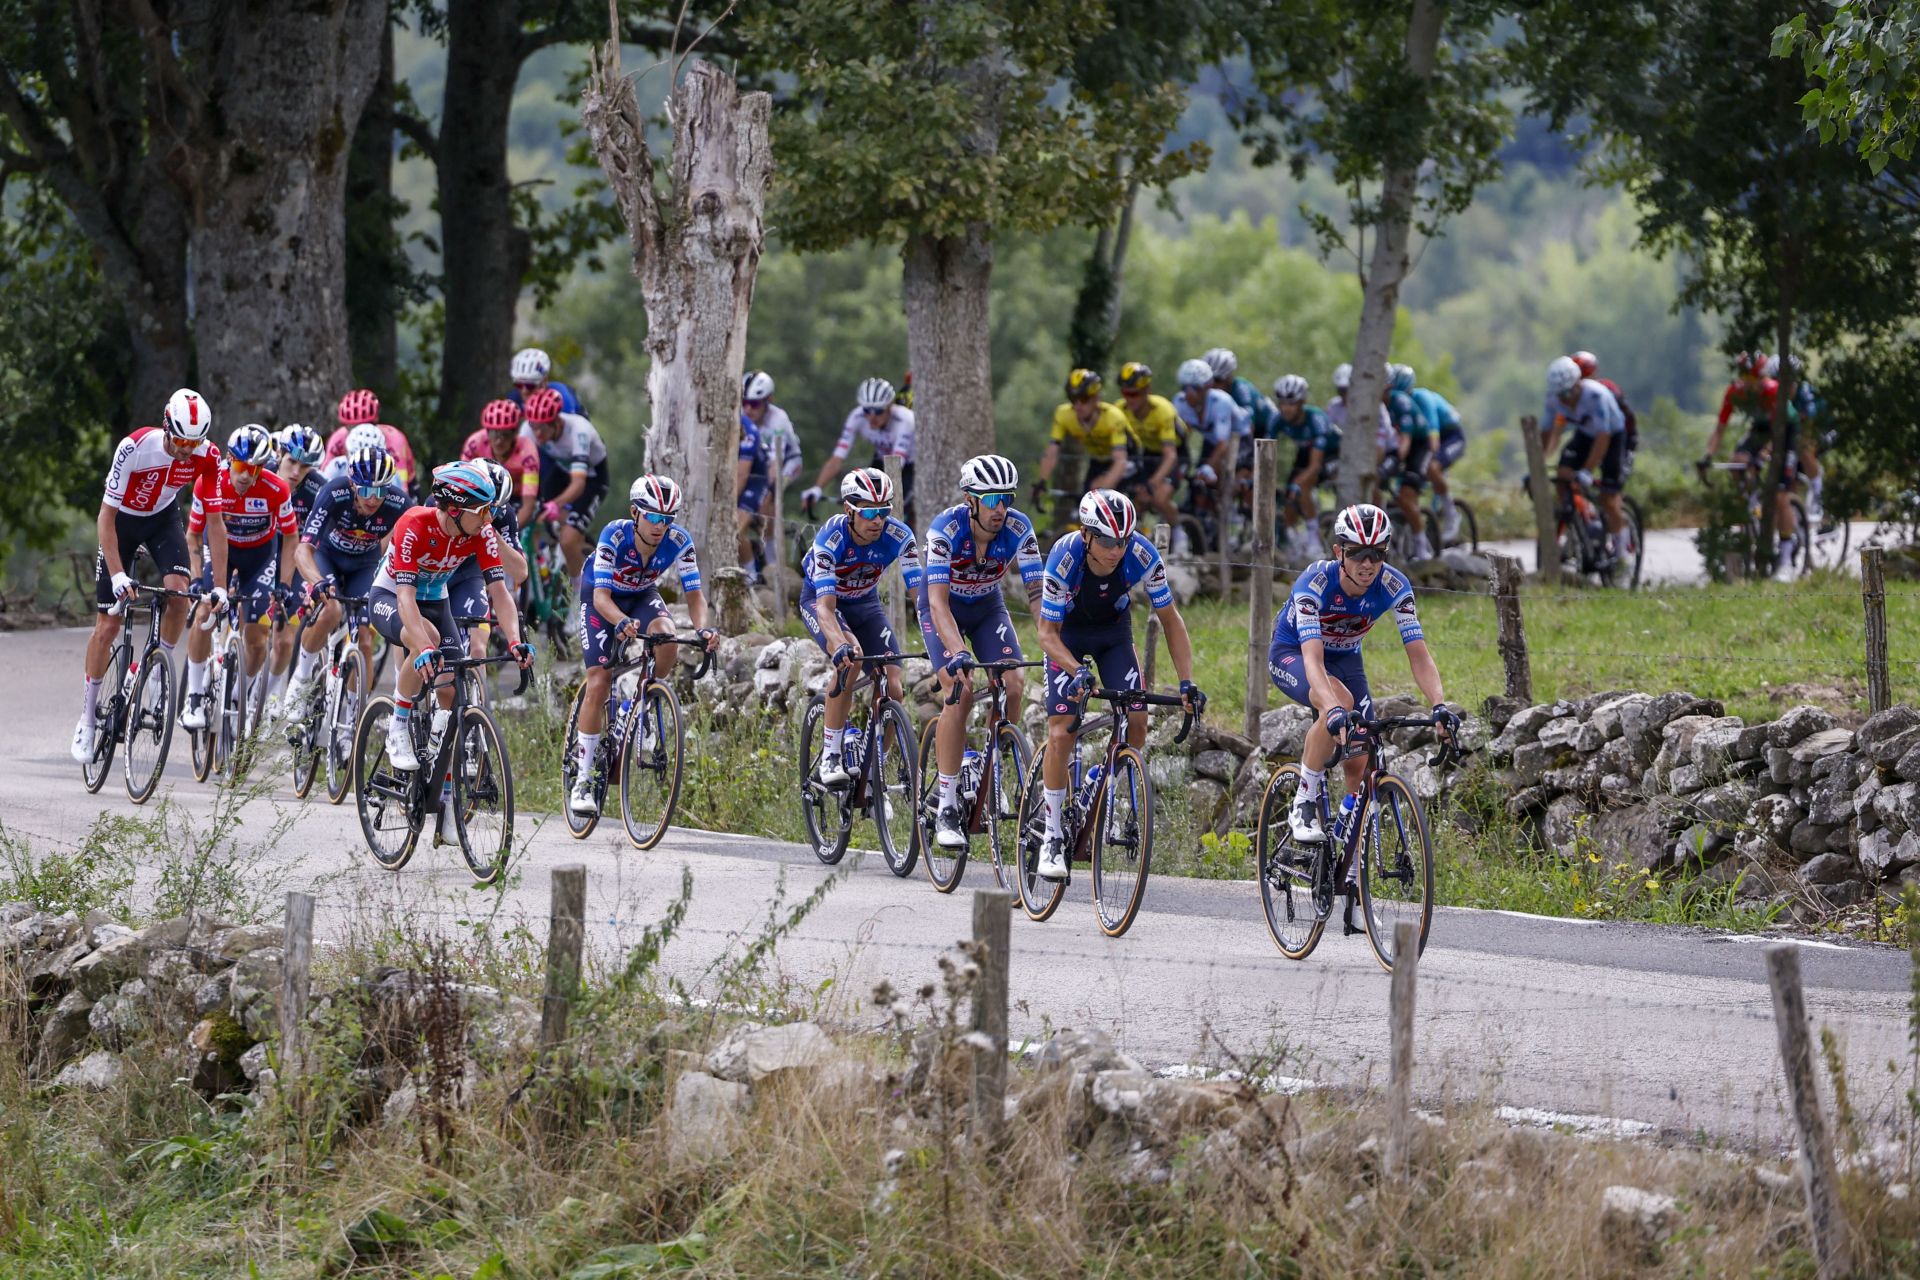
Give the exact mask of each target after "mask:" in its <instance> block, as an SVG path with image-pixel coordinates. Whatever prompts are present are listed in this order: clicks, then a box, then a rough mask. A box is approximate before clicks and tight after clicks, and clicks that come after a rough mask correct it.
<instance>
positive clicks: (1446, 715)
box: [1433, 702, 1460, 743]
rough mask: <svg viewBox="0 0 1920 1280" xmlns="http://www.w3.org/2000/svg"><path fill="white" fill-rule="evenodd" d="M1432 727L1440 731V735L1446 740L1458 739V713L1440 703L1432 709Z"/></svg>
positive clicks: (1456, 740)
mask: <svg viewBox="0 0 1920 1280" xmlns="http://www.w3.org/2000/svg"><path fill="white" fill-rule="evenodd" d="M1433 727H1434V728H1436V729H1438V730H1439V731H1440V737H1441V738H1442V739H1443V740H1444V741H1447V742H1454V743H1457V742H1458V741H1459V740H1460V713H1459V712H1457V711H1455V710H1454V709H1453V708H1452V707H1449V706H1448V705H1447V704H1446V703H1444V702H1443V703H1441V704H1440V705H1439V706H1437V707H1435V708H1434V709H1433Z"/></svg>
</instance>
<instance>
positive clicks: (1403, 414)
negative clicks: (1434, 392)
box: [1387, 391, 1440, 439]
mask: <svg viewBox="0 0 1920 1280" xmlns="http://www.w3.org/2000/svg"><path fill="white" fill-rule="evenodd" d="M1387 416H1388V417H1389V418H1391V419H1393V429H1394V430H1395V431H1398V432H1399V433H1400V434H1401V435H1403V436H1413V437H1414V438H1416V439H1418V438H1420V437H1422V436H1430V435H1434V434H1437V433H1438V432H1439V430H1440V428H1439V426H1438V425H1437V424H1436V423H1435V422H1434V421H1433V420H1432V419H1431V418H1429V417H1427V411H1426V410H1425V409H1423V408H1421V407H1420V402H1419V401H1418V400H1415V399H1414V398H1413V394H1412V393H1411V392H1408V391H1389V392H1388V393H1387Z"/></svg>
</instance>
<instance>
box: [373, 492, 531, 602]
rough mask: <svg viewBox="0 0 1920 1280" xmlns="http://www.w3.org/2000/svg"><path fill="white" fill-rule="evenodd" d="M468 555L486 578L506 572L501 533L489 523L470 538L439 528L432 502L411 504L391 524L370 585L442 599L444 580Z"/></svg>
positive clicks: (492, 579) (493, 579)
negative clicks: (406, 589) (389, 538)
mask: <svg viewBox="0 0 1920 1280" xmlns="http://www.w3.org/2000/svg"><path fill="white" fill-rule="evenodd" d="M469 558H473V559H477V560H478V561H479V562H480V573H481V576H482V577H484V578H485V579H486V580H487V581H488V582H499V581H501V580H502V579H504V578H505V577H506V576H507V571H506V569H505V567H504V566H503V565H502V564H501V562H500V535H499V534H498V533H497V532H495V531H494V527H493V526H492V525H491V524H488V525H485V526H484V527H482V528H481V530H480V532H479V533H477V534H473V535H471V536H470V537H465V538H463V537H460V536H458V535H457V534H450V533H443V532H441V529H440V513H439V511H438V510H436V509H435V508H433V507H415V508H413V509H412V510H411V511H409V512H407V514H405V515H403V516H401V517H400V519H399V521H398V522H397V523H395V525H394V526H393V539H392V541H390V542H389V543H387V550H386V552H385V554H383V555H382V556H381V557H380V572H379V573H378V574H376V575H375V576H374V579H373V585H374V586H376V587H385V588H386V589H387V590H389V591H394V590H397V589H398V588H400V587H403V586H411V587H412V588H413V590H414V595H415V597H416V598H417V599H420V600H444V599H446V595H447V583H448V582H450V581H451V580H452V579H453V575H454V573H455V571H457V570H458V569H459V568H460V566H461V565H462V564H463V563H465V562H466V561H467V560H468V559H469Z"/></svg>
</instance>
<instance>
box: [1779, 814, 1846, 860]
mask: <svg viewBox="0 0 1920 1280" xmlns="http://www.w3.org/2000/svg"><path fill="white" fill-rule="evenodd" d="M1833 830H1834V829H1833V828H1832V827H1829V826H1823V825H1822V824H1820V823H1817V822H1807V821H1801V822H1798V823H1795V824H1794V828H1793V831H1792V833H1791V834H1789V835H1788V837H1787V847H1788V848H1789V849H1792V850H1793V851H1794V852H1795V853H1803V854H1817V853H1822V852H1825V850H1826V847H1827V837H1828V836H1830V835H1832V834H1833Z"/></svg>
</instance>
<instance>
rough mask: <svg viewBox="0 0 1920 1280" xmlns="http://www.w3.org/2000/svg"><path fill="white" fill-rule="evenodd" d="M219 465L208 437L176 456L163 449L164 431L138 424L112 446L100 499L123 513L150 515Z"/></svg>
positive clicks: (165, 443)
mask: <svg viewBox="0 0 1920 1280" xmlns="http://www.w3.org/2000/svg"><path fill="white" fill-rule="evenodd" d="M219 465H220V450H219V449H217V448H215V447H214V445H213V443H212V442H211V441H208V440H202V441H201V442H200V443H199V444H197V445H195V446H194V449H193V452H192V453H191V454H190V455H188V456H187V457H186V458H185V459H177V458H175V457H174V456H173V455H172V454H170V453H168V452H167V433H166V432H164V431H162V430H161V429H160V428H158V427H141V428H139V429H137V430H136V431H134V432H133V433H132V434H131V435H129V436H128V437H127V438H126V439H124V440H122V441H121V442H120V443H119V444H118V445H117V446H115V447H114V450H113V462H112V464H111V465H109V466H108V468H107V488H106V492H105V493H104V494H103V495H102V496H101V501H102V502H104V503H105V504H106V505H107V506H109V507H112V508H114V509H115V510H116V511H119V512H121V513H122V514H124V515H130V516H144V515H152V514H153V513H154V512H156V511H159V510H161V509H162V508H164V507H166V506H167V505H168V504H169V503H171V502H172V501H173V500H174V498H175V497H176V496H178V494H179V492H180V491H181V490H182V489H184V488H186V487H187V486H188V485H190V484H193V483H195V482H196V481H198V480H200V479H201V478H202V477H205V476H210V475H212V474H213V472H214V469H215V468H216V467H218V466H219Z"/></svg>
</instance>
